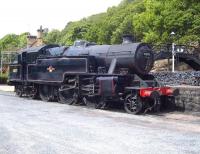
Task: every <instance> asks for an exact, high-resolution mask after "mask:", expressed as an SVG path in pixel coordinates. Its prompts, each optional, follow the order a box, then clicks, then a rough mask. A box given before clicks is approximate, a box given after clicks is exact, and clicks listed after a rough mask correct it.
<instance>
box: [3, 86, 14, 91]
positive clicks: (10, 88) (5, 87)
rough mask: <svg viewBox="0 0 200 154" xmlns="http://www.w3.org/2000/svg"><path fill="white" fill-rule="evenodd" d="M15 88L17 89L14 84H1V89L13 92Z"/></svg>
mask: <svg viewBox="0 0 200 154" xmlns="http://www.w3.org/2000/svg"><path fill="white" fill-rule="evenodd" d="M14 89H15V88H14V86H8V85H0V91H8V92H13V91H14Z"/></svg>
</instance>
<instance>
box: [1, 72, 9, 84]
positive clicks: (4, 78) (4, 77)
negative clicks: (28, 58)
mask: <svg viewBox="0 0 200 154" xmlns="http://www.w3.org/2000/svg"><path fill="white" fill-rule="evenodd" d="M7 80H8V75H7V74H2V75H0V84H6V83H7Z"/></svg>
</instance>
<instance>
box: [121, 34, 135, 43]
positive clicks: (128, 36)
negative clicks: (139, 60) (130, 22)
mask: <svg viewBox="0 0 200 154" xmlns="http://www.w3.org/2000/svg"><path fill="white" fill-rule="evenodd" d="M122 39H123V42H122V44H129V43H133V35H131V34H125V35H123V36H122Z"/></svg>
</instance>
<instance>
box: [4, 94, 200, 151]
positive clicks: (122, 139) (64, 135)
mask: <svg viewBox="0 0 200 154" xmlns="http://www.w3.org/2000/svg"><path fill="white" fill-rule="evenodd" d="M104 153H105V154H134V153H141V154H143V153H144V154H147V153H148V154H157V153H158V154H161V153H177V154H184V153H185V154H188V153H191V154H199V153H200V117H198V116H194V115H187V114H181V113H168V114H160V115H145V116H134V115H129V114H126V113H118V112H111V111H102V110H94V109H88V108H84V107H79V106H68V105H62V104H58V103H45V102H42V101H33V100H29V99H26V98H18V97H15V96H14V94H13V93H11V92H10V93H8V92H0V154H104Z"/></svg>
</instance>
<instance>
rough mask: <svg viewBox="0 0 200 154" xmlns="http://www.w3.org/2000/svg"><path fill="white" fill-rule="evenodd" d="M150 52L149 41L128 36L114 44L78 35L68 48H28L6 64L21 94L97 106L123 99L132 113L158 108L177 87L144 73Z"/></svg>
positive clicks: (151, 61) (150, 60) (149, 66)
mask: <svg viewBox="0 0 200 154" xmlns="http://www.w3.org/2000/svg"><path fill="white" fill-rule="evenodd" d="M153 55H154V53H153V51H152V49H151V47H150V46H149V45H148V44H145V43H133V42H132V41H131V39H130V36H128V35H127V36H124V38H123V43H122V44H118V45H97V44H95V43H91V42H87V41H82V40H81V41H76V42H75V43H74V45H73V46H69V47H64V46H59V45H44V46H40V47H32V48H27V49H24V50H23V51H21V53H20V54H18V56H17V58H16V60H15V61H14V62H13V63H12V64H11V65H10V73H9V84H10V85H14V86H15V92H16V95H18V96H20V97H22V96H25V95H26V96H28V97H31V98H32V99H35V98H40V99H42V100H43V101H58V102H60V103H66V104H69V105H72V104H74V105H88V106H94V107H95V108H98V109H100V108H106V107H107V106H108V105H109V104H110V103H111V102H112V103H113V102H114V103H123V105H124V109H125V111H126V112H128V113H131V114H139V113H141V112H146V111H147V110H154V111H158V110H159V109H160V107H161V104H162V98H167V97H174V96H176V95H177V94H178V92H177V90H173V89H171V88H170V87H166V86H161V85H160V84H159V83H158V82H157V81H156V80H155V78H154V76H152V75H150V74H148V73H149V71H150V70H151V69H152V67H153V64H154V56H153Z"/></svg>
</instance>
